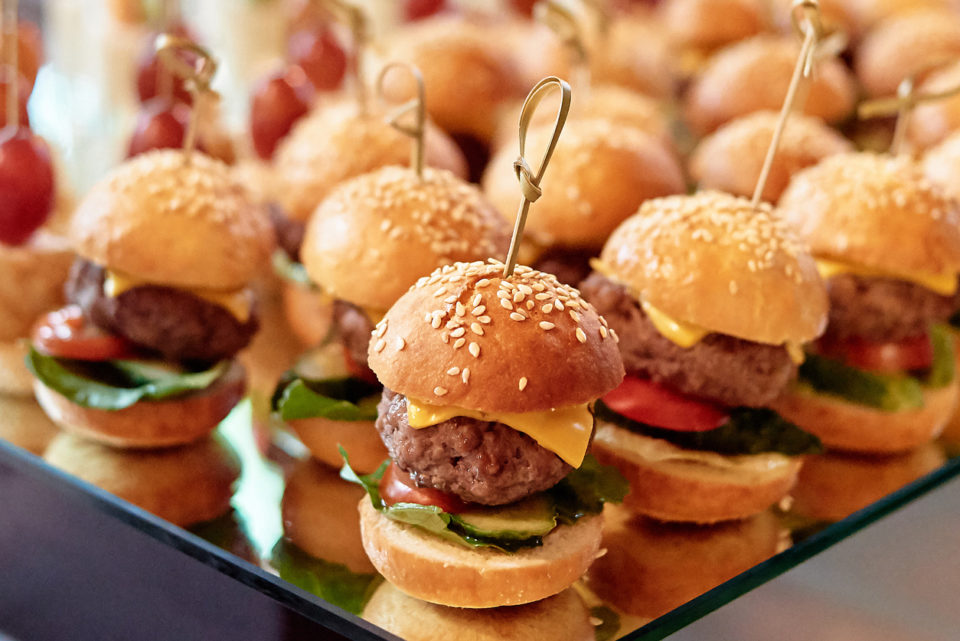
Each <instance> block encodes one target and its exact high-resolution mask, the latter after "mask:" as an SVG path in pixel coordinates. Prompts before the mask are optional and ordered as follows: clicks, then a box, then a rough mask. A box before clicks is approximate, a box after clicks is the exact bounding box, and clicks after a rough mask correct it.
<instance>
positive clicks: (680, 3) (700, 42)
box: [661, 0, 772, 51]
mask: <svg viewBox="0 0 960 641" xmlns="http://www.w3.org/2000/svg"><path fill="white" fill-rule="evenodd" d="M661 6H662V7H663V8H662V13H663V20H664V25H665V26H666V28H667V32H668V33H669V34H670V39H671V40H672V41H673V42H674V44H675V45H677V46H679V47H682V48H693V49H700V50H704V51H710V50H712V49H716V48H718V47H722V46H724V45H727V44H730V43H732V42H736V41H738V40H743V39H744V38H749V37H750V36H755V35H757V34H758V33H761V32H763V31H767V30H768V29H769V28H770V27H771V26H772V25H771V20H770V18H771V16H770V8H769V6H767V3H766V2H764V0H671V1H670V2H665V3H663V5H661Z"/></svg>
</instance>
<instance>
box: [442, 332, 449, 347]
mask: <svg viewBox="0 0 960 641" xmlns="http://www.w3.org/2000/svg"><path fill="white" fill-rule="evenodd" d="M440 340H442V341H443V343H444V345H447V344H449V343H450V334H449V333H448V332H443V333H442V334H440Z"/></svg>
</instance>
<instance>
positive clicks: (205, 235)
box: [27, 150, 273, 447]
mask: <svg viewBox="0 0 960 641" xmlns="http://www.w3.org/2000/svg"><path fill="white" fill-rule="evenodd" d="M71 240H72V242H73V246H74V249H75V250H76V252H77V254H78V259H77V261H76V262H75V263H74V265H73V267H72V269H71V273H70V277H69V280H68V282H67V285H66V295H67V299H68V303H69V304H68V306H67V307H65V308H63V309H61V310H58V311H56V312H52V313H50V314H49V315H47V316H46V317H43V318H42V319H41V320H40V321H39V322H38V324H37V325H36V326H35V328H34V331H33V336H32V349H31V351H30V353H29V355H28V357H27V366H28V367H29V368H30V371H31V372H32V373H33V375H34V377H35V379H36V380H35V382H34V391H35V393H36V396H37V400H38V401H39V402H40V404H41V406H42V407H43V408H44V410H45V411H46V412H47V414H48V415H49V416H50V417H51V418H52V419H53V420H54V421H55V422H56V423H58V424H59V425H61V427H63V428H64V429H66V430H68V431H72V432H75V433H78V434H81V435H84V436H87V437H89V438H92V439H95V440H98V441H100V442H103V443H107V444H110V445H115V446H119V447H162V446H168V445H178V444H183V443H188V442H191V441H194V440H196V439H198V438H200V437H202V436H204V435H206V434H208V433H209V432H210V431H211V430H212V429H213V428H214V427H215V426H216V425H217V424H218V423H219V422H220V421H221V420H222V419H223V418H224V417H225V416H226V415H227V414H228V413H229V411H230V410H231V409H232V408H233V406H234V405H235V404H236V403H237V402H238V401H239V400H240V398H241V397H242V396H243V393H244V378H245V377H244V372H243V369H242V368H241V367H240V366H239V365H238V364H237V363H236V362H235V361H234V359H233V357H234V355H235V354H236V353H237V352H238V351H239V350H240V349H242V348H243V347H244V346H246V345H247V343H248V342H249V341H250V339H251V337H252V336H253V334H254V332H255V331H256V329H257V315H256V309H255V304H254V301H253V298H252V296H251V294H250V292H249V290H247V289H246V287H247V283H248V282H249V281H250V280H251V279H252V278H253V276H254V274H255V273H256V271H257V270H258V269H259V268H261V267H262V266H263V265H264V264H265V261H266V260H267V258H268V257H269V255H270V252H271V251H272V249H273V235H272V233H271V229H270V225H269V221H268V220H267V218H266V216H265V214H264V213H263V212H262V210H260V209H259V208H257V207H254V206H253V205H251V204H250V203H249V202H248V201H247V199H246V195H245V191H244V188H243V186H242V185H240V184H239V183H237V182H235V181H234V180H233V179H232V177H231V174H230V172H229V169H228V168H227V166H226V165H223V164H222V163H220V162H219V161H216V160H213V159H211V158H209V157H207V156H204V155H202V154H200V153H196V152H195V153H193V154H191V155H190V156H187V155H185V154H184V152H182V151H180V150H164V151H156V152H151V153H147V154H143V155H141V156H138V157H137V158H135V159H133V160H130V161H128V162H126V163H124V164H122V165H120V166H119V167H118V168H117V169H115V170H114V171H113V172H112V173H111V174H110V175H108V176H107V177H106V178H105V179H104V180H102V181H101V182H100V183H98V184H97V185H96V186H94V187H93V189H92V190H91V191H90V193H89V194H88V195H87V197H86V198H85V199H84V200H83V202H82V203H81V204H80V206H79V208H78V209H77V211H76V213H75V214H74V217H73V220H72V226H71Z"/></svg>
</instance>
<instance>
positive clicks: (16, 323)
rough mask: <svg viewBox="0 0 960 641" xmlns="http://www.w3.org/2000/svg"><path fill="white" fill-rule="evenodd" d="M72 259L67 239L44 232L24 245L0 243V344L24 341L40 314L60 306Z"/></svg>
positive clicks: (42, 230)
mask: <svg viewBox="0 0 960 641" xmlns="http://www.w3.org/2000/svg"><path fill="white" fill-rule="evenodd" d="M73 259H74V254H73V251H72V250H71V249H70V246H69V243H68V242H67V240H66V238H64V237H63V236H60V235H58V234H54V233H51V232H49V231H47V230H46V229H40V230H38V231H37V232H35V233H34V235H33V236H31V237H30V240H29V241H27V242H26V243H25V244H23V245H19V246H8V245H4V244H2V243H0V274H2V275H3V278H0V342H2V341H13V340H15V339H18V338H24V337H26V336H27V335H29V334H30V329H31V328H32V327H33V324H34V323H35V322H36V320H37V318H39V317H40V315H41V314H43V313H45V312H49V311H51V310H54V309H57V308H58V307H60V306H61V305H63V302H64V297H63V283H64V281H66V280H67V274H68V273H69V271H70V265H72V264H73ZM0 378H2V374H0ZM2 389H3V386H2V385H0V391H2Z"/></svg>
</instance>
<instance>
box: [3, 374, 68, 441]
mask: <svg viewBox="0 0 960 641" xmlns="http://www.w3.org/2000/svg"><path fill="white" fill-rule="evenodd" d="M0 367H2V364H0ZM58 433H59V430H58V429H57V426H56V425H54V424H53V422H52V421H51V420H50V419H49V418H47V415H46V414H44V413H43V410H42V409H40V406H39V405H37V402H36V401H35V400H34V399H33V397H32V396H8V395H6V394H0V440H4V441H7V442H9V443H13V444H14V445H16V446H17V447H22V448H23V449H25V450H27V451H28V452H32V453H34V454H36V455H38V456H39V455H41V454H43V451H44V450H45V449H47V445H48V444H49V443H50V441H51V440H53V437H54V436H56V435H57V434H58Z"/></svg>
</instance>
